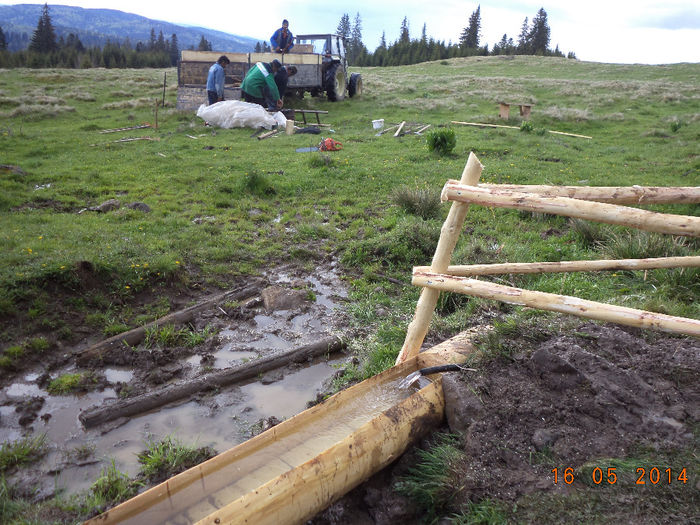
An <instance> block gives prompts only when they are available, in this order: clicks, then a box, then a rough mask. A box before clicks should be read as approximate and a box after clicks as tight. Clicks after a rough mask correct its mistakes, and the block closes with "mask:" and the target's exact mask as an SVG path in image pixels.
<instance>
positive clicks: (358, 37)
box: [348, 13, 365, 64]
mask: <svg viewBox="0 0 700 525" xmlns="http://www.w3.org/2000/svg"><path fill="white" fill-rule="evenodd" d="M348 47H349V49H348V60H349V61H350V63H351V64H356V63H357V58H358V57H359V56H360V55H361V54H362V51H363V50H364V48H365V45H364V44H363V43H362V18H360V13H357V14H356V15H355V23H354V24H353V26H352V31H351V32H350V39H349V45H348Z"/></svg>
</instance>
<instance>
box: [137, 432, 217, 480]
mask: <svg viewBox="0 0 700 525" xmlns="http://www.w3.org/2000/svg"><path fill="white" fill-rule="evenodd" d="M215 455H216V451H214V450H213V449H212V448H211V447H200V448H195V447H190V446H186V445H183V444H182V443H180V442H179V441H178V440H176V439H174V438H173V437H172V436H166V437H165V438H163V439H161V440H160V441H154V440H149V441H148V443H147V445H146V450H145V451H143V452H140V453H139V454H138V461H139V463H140V464H141V471H140V474H141V476H143V477H144V478H145V479H147V480H148V481H149V482H151V483H158V482H160V481H163V480H165V479H168V478H170V477H172V476H174V475H175V474H178V473H180V472H182V471H184V470H187V469H188V468H191V467H194V466H195V465H199V464H200V463H202V462H203V461H206V460H207V459H209V458H212V457H214V456H215Z"/></svg>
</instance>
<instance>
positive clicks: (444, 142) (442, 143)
mask: <svg viewBox="0 0 700 525" xmlns="http://www.w3.org/2000/svg"><path fill="white" fill-rule="evenodd" d="M426 139H427V141H428V150H429V151H434V152H437V153H439V154H440V155H449V154H450V153H452V150H454V149H455V146H456V145H457V135H455V131H454V130H453V129H436V130H435V131H431V132H430V133H428V136H427V137H426Z"/></svg>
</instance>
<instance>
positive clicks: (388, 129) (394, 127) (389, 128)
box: [377, 124, 401, 135]
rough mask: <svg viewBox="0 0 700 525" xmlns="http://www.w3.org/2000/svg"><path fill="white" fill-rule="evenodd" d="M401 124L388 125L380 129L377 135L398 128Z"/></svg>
mask: <svg viewBox="0 0 700 525" xmlns="http://www.w3.org/2000/svg"><path fill="white" fill-rule="evenodd" d="M400 125H401V124H394V125H393V126H391V127H388V128H386V129H383V130H381V131H380V132H379V133H377V135H384V133H387V132H389V131H394V130H395V129H396V128H398V127H399V126H400Z"/></svg>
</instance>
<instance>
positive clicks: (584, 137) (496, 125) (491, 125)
mask: <svg viewBox="0 0 700 525" xmlns="http://www.w3.org/2000/svg"><path fill="white" fill-rule="evenodd" d="M452 124H459V125H461V126H477V127H480V128H508V129H520V128H519V127H518V126H504V125H502V124H483V123H481V122H459V121H457V120H453V121H452ZM547 131H549V133H554V134H556V135H566V136H567V137H578V138H582V139H592V138H593V137H589V136H588V135H577V134H576V133H564V132H563V131H551V130H547Z"/></svg>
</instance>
